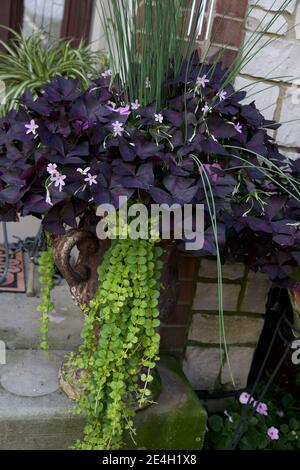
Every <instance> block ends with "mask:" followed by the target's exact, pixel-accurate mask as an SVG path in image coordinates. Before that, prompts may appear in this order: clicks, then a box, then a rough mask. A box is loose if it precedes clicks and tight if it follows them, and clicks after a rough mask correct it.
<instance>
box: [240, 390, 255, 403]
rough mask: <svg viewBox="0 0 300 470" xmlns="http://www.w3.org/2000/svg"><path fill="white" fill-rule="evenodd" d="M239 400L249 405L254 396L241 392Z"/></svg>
mask: <svg viewBox="0 0 300 470" xmlns="http://www.w3.org/2000/svg"><path fill="white" fill-rule="evenodd" d="M239 400H240V403H241V404H242V405H247V404H248V403H251V401H253V398H252V397H251V395H250V393H247V392H243V393H241V395H240V398H239Z"/></svg>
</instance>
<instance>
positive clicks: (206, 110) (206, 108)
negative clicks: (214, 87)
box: [201, 104, 211, 114]
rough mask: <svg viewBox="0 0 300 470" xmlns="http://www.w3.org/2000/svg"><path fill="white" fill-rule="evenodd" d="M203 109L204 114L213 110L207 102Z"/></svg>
mask: <svg viewBox="0 0 300 470" xmlns="http://www.w3.org/2000/svg"><path fill="white" fill-rule="evenodd" d="M201 111H202V112H203V114H207V113H210V112H211V108H210V107H209V106H208V104H206V105H205V106H203V108H202V109H201Z"/></svg>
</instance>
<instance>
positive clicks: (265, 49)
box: [241, 33, 300, 83]
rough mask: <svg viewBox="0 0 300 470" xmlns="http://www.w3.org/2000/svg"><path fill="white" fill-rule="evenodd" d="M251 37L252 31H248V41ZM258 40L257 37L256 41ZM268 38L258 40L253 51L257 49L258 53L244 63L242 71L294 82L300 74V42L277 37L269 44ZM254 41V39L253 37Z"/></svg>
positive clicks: (246, 39)
mask: <svg viewBox="0 0 300 470" xmlns="http://www.w3.org/2000/svg"><path fill="white" fill-rule="evenodd" d="M251 34H254V33H251ZM250 37H251V36H250V33H247V34H246V38H245V42H246V43H247V41H249V40H250ZM256 40H257V39H256V38H255V42H256ZM268 40H269V37H266V36H264V37H263V38H261V39H258V40H257V43H256V44H255V47H254V48H253V51H252V53H254V52H256V51H257V54H256V55H255V57H253V59H251V60H250V61H249V62H248V63H247V64H245V65H244V67H243V68H242V70H241V73H242V74H247V75H252V76H253V77H259V78H266V79H268V80H274V81H282V80H284V81H285V82H288V83H293V81H294V79H295V78H296V77H299V76H300V62H299V60H298V58H299V55H300V44H299V43H297V42H294V41H287V40H282V39H275V40H272V41H271V42H270V43H269V44H267V41H268ZM252 41H254V40H253V39H252ZM253 44H254V42H253ZM252 53H251V54H252ZM276 77H277V78H276ZM279 77H281V78H279ZM283 77H284V78H283Z"/></svg>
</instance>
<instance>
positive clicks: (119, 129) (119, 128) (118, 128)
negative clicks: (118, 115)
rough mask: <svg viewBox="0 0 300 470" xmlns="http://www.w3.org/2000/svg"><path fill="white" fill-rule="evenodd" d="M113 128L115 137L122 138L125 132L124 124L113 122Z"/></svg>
mask: <svg viewBox="0 0 300 470" xmlns="http://www.w3.org/2000/svg"><path fill="white" fill-rule="evenodd" d="M112 128H113V131H114V136H115V137H117V136H120V137H121V135H122V134H123V132H124V127H123V123H122V122H120V121H116V122H113V123H112Z"/></svg>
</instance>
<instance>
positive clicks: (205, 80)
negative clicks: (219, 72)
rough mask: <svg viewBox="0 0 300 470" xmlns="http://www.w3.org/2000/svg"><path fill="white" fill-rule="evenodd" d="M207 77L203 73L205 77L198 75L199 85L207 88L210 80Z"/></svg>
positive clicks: (197, 81)
mask: <svg viewBox="0 0 300 470" xmlns="http://www.w3.org/2000/svg"><path fill="white" fill-rule="evenodd" d="M206 77H207V75H203V77H198V78H197V80H196V83H197V86H199V87H202V88H205V87H206V84H207V83H209V80H208V78H206Z"/></svg>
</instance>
